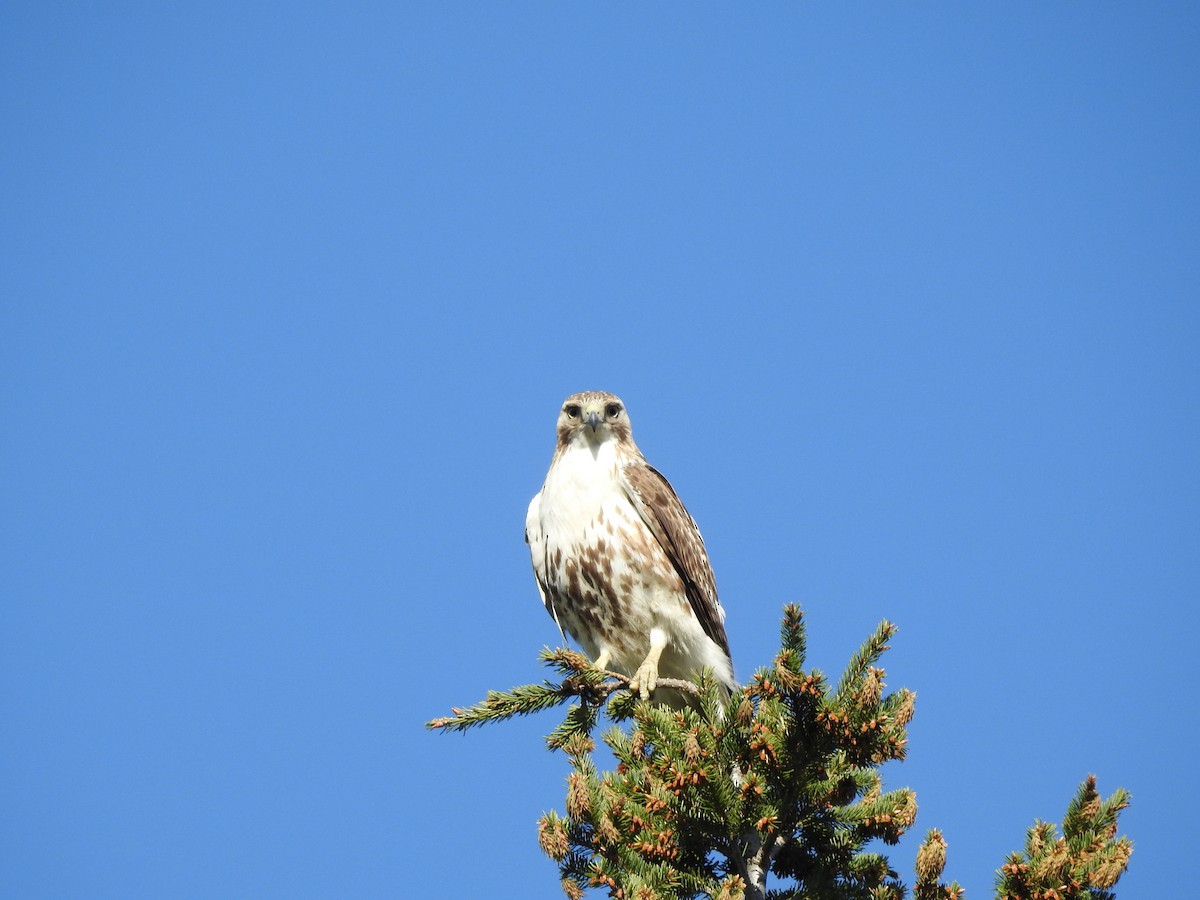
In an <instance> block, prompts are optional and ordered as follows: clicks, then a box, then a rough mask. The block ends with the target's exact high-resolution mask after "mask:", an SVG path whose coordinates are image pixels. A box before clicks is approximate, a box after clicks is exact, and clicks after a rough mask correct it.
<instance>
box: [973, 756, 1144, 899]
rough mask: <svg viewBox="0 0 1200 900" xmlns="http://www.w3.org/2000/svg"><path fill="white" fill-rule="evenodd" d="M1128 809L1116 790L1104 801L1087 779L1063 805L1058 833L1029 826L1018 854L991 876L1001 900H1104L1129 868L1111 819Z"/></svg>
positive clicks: (1124, 795)
mask: <svg viewBox="0 0 1200 900" xmlns="http://www.w3.org/2000/svg"><path fill="white" fill-rule="evenodd" d="M1128 805H1129V794H1128V792H1126V791H1125V790H1123V789H1121V788H1118V789H1117V790H1116V791H1114V792H1113V794H1112V796H1111V797H1109V798H1108V799H1107V800H1103V799H1101V797H1100V794H1099V792H1098V791H1097V790H1096V776H1095V775H1089V776H1088V777H1087V778H1086V779H1085V780H1084V782H1083V783H1082V784H1080V786H1079V790H1078V791H1077V792H1076V794H1075V796H1074V797H1073V798H1072V800H1071V802H1070V803H1069V804H1068V805H1067V811H1066V814H1065V815H1064V816H1063V834H1062V836H1061V837H1060V836H1059V835H1058V833H1057V829H1056V828H1055V827H1054V825H1053V824H1051V823H1049V822H1035V823H1034V825H1033V827H1032V828H1030V829H1029V832H1028V833H1027V835H1026V837H1025V849H1024V851H1023V852H1016V853H1011V854H1009V857H1008V861H1007V862H1006V863H1005V864H1004V865H1003V866H1001V867H1000V869H999V870H998V871H997V873H996V896H997V897H999V898H1001V900H1036V898H1041V897H1057V898H1059V900H1106V898H1111V897H1112V896H1113V895H1112V893H1111V892H1110V889H1111V888H1112V887H1113V886H1114V885H1116V883H1117V881H1118V879H1120V877H1121V876H1122V875H1123V874H1124V872H1125V869H1126V868H1127V867H1128V865H1129V857H1130V855H1131V854H1132V853H1133V842H1132V841H1130V840H1129V839H1128V838H1126V837H1120V838H1118V837H1116V832H1117V816H1118V814H1119V813H1120V811H1121V810H1123V809H1125V807H1127V806H1128Z"/></svg>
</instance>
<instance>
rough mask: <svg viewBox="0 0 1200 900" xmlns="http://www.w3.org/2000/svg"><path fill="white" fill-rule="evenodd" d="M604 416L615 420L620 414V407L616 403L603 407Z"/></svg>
mask: <svg viewBox="0 0 1200 900" xmlns="http://www.w3.org/2000/svg"><path fill="white" fill-rule="evenodd" d="M604 414H605V415H606V416H608V417H609V418H610V419H615V418H616V417H617V416H619V415H620V414H621V407H620V406H618V405H617V404H616V403H610V404H608V406H606V407H604Z"/></svg>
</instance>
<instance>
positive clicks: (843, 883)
mask: <svg viewBox="0 0 1200 900" xmlns="http://www.w3.org/2000/svg"><path fill="white" fill-rule="evenodd" d="M894 633H895V627H894V626H893V625H891V624H890V623H889V622H886V621H885V622H882V623H881V624H880V625H879V626H878V628H876V630H875V631H874V633H873V634H872V635H871V636H870V637H869V638H868V639H867V640H866V642H864V644H863V645H862V647H861V648H860V649H859V650H858V652H857V653H856V654H855V655H854V657H853V658H852V659H851V660H850V663H849V665H848V666H847V668H846V670H845V672H844V674H843V675H842V677H841V679H840V680H839V682H838V684H837V688H836V690H835V691H833V692H832V693H831V692H830V690H829V686H828V684H827V682H826V680H825V678H824V676H823V675H822V674H821V673H820V672H819V671H817V670H815V669H813V670H806V669H804V653H805V628H804V619H803V615H802V613H801V611H800V610H799V608H798V607H796V606H794V605H789V606H788V607H786V608H785V610H784V616H783V622H782V624H781V627H780V645H781V646H780V649H779V652H778V654H777V655H776V657H775V659H774V664H773V665H772V666H770V667H768V668H764V669H761V670H759V671H758V672H756V673H755V675H754V677H753V678H752V679H751V681H750V683H749V684H747V685H746V686H745V687H743V688H742V689H740V690H736V691H734V692H732V694H731V695H729V696H727V695H726V691H725V689H724V688H723V687H722V686H720V685H719V684H718V683H717V682H716V680H715V679H714V678H713V677H712V673H711V672H702V673H700V675H699V677H698V679H697V682H696V683H695V684H693V683H692V682H690V681H681V680H677V679H660V680H659V682H658V686H659V687H661V688H670V689H674V690H676V691H680V692H682V693H683V694H684V695H685V696H686V698H687V700H688V702H687V703H686V704H684V705H683V706H682V708H679V709H674V708H671V707H669V706H665V705H663V704H661V703H657V702H654V701H653V698H652V700H651V701H650V702H645V701H642V700H641V699H640V697H639V696H638V694H637V693H635V692H631V691H629V690H628V686H629V679H628V678H627V677H626V676H624V675H622V674H620V673H617V672H607V671H601V670H599V669H597V668H595V667H594V666H593V665H592V664H591V663H590V662H589V661H588V659H587V658H586V657H585V656H584V655H583V654H580V653H577V652H575V651H571V650H565V649H559V650H550V649H545V650H543V651H542V654H541V659H542V661H543V662H544V663H545V664H546V665H547V666H549V667H550V668H552V669H554V670H555V672H556V673H557V674H558V676H559V681H558V682H557V683H551V682H550V681H546V682H543V683H542V684H539V685H526V686H523V687H517V688H513V689H512V690H510V691H505V692H497V691H490V692H488V695H487V697H486V698H485V699H484V700H483V701H482V702H481V703H478V704H476V705H475V706H472V707H468V708H466V709H455V710H454V715H452V716H450V717H446V718H443V719H435V720H434V721H433V722H430V723H428V725H429V727H431V728H437V729H442V730H449V731H455V730H457V731H461V730H466V729H468V728H470V727H473V726H475V725H479V724H483V723H485V722H490V721H497V720H500V719H505V718H511V717H512V716H516V715H526V714H529V713H533V712H538V711H540V710H543V709H548V708H550V707H553V706H558V705H568V706H569V708H568V709H567V711H566V715H565V717H564V719H563V721H562V722H561V723H560V724H559V725H558V726H557V727H556V728H555V729H554V730H553V731H552V732H551V734H550V735H549V736H548V737H547V744H548V746H549V747H550V748H551V749H561V750H563V751H565V753H566V756H567V759H568V760H569V762H570V766H571V771H570V773H569V775H568V777H567V792H566V811H565V814H560V813H557V812H549V813H546V814H545V815H544V816H542V818H541V819H540V820H539V822H538V826H537V840H538V843H539V845H540V846H541V848H542V850H543V851H544V852H545V853H546V855H547V856H549V857H550V858H551V859H553V860H554V861H555V863H556V865H557V867H558V870H559V878H560V881H559V883H560V885H561V888H562V890H563V893H564V894H565V896H567V897H568V898H570V900H582V898H583V897H584V895H585V894H587V893H588V892H589V891H595V890H599V891H601V892H606V893H607V894H608V895H609V896H613V897H624V898H627V900H629V898H651V897H657V898H666V897H679V898H685V900H699V898H708V900H712V898H717V900H735V898H737V900H766V898H768V897H770V898H785V897H786V898H792V900H801V898H803V900H815V898H820V900H860V898H871V900H903V898H904V897H905V895H906V888H905V885H904V884H903V883H902V882H901V881H900V879H899V876H897V874H896V872H895V871H894V870H893V869H892V866H891V863H890V862H889V860H888V858H887V856H885V855H884V854H882V853H878V852H873V851H870V850H868V849H867V848H868V846H869V842H870V841H872V840H882V841H883V842H885V843H889V844H891V843H895V842H896V841H897V840H898V839H899V838H900V836H901V835H902V834H903V833H904V832H905V831H906V830H907V829H908V828H910V827H911V826H912V824H913V821H914V819H915V815H916V795H915V794H914V793H913V792H912V791H911V790H909V789H907V788H901V789H899V790H890V791H889V790H885V787H884V783H883V779H882V777H881V775H880V767H881V766H882V764H883V763H885V762H887V761H889V760H894V759H902V758H903V757H904V755H905V751H906V747H907V727H908V724H909V722H910V720H911V719H912V716H913V711H914V700H915V695H914V694H913V693H912V692H911V691H908V690H905V689H899V690H896V691H892V692H887V691H886V690H885V684H884V671H883V670H882V669H881V668H878V667H877V666H876V664H877V662H878V661H879V659H880V657H881V656H882V654H883V653H884V651H886V650H887V642H888V640H889V639H890V638H891V636H892V635H893V634H894ZM602 712H603V713H604V714H605V716H606V717H607V718H608V719H610V720H612V722H613V723H614V724H613V725H612V727H611V728H609V729H608V730H607V731H606V732H605V734H604V735H603V740H604V742H605V743H606V744H607V745H608V746H609V748H610V749H611V751H612V754H613V756H614V757H615V759H616V766H615V768H614V769H612V770H611V771H600V770H598V768H597V765H596V761H595V758H594V751H595V748H596V741H595V739H594V737H593V735H594V733H595V729H596V727H597V724H598V721H599V718H600V714H601V713H602ZM1128 805H1129V795H1128V794H1127V793H1126V792H1125V791H1123V790H1120V789H1118V790H1117V791H1115V792H1114V793H1113V794H1112V795H1111V796H1110V797H1109V798H1107V799H1104V798H1101V797H1100V795H1099V793H1098V792H1097V790H1096V782H1095V778H1093V777H1089V778H1088V779H1087V780H1086V781H1085V782H1084V783H1083V784H1082V785H1080V788H1079V791H1078V792H1077V793H1076V795H1075V797H1074V798H1073V799H1072V801H1071V803H1070V804H1069V805H1068V807H1067V810H1066V813H1065V815H1064V817H1063V824H1062V834H1061V836H1060V835H1059V833H1058V830H1057V829H1056V827H1055V826H1054V825H1052V824H1050V823H1046V822H1036V823H1035V824H1034V826H1033V827H1032V828H1030V829H1029V831H1028V833H1027V835H1026V840H1025V846H1024V848H1023V850H1022V851H1020V852H1017V853H1013V854H1011V855H1010V857H1009V858H1008V860H1007V862H1006V864H1005V866H1004V867H1003V868H1002V869H1001V870H999V872H998V873H997V893H998V895H999V896H1000V897H1001V898H1002V900H1047V898H1052V900H1112V897H1113V895H1112V893H1111V889H1112V887H1113V886H1114V885H1115V884H1116V882H1117V880H1118V879H1119V878H1120V876H1121V874H1122V873H1123V872H1124V871H1125V869H1126V867H1127V866H1128V862H1129V858H1130V854H1131V853H1132V850H1133V845H1132V843H1131V842H1130V841H1129V840H1128V838H1125V837H1117V818H1118V816H1119V814H1120V812H1121V810H1123V809H1124V808H1126V807H1127V806H1128ZM945 861H946V841H945V839H944V838H943V837H942V835H941V833H940V832H938V831H936V830H931V831H929V832H928V833H927V834H926V837H925V840H924V842H923V843H922V844H921V847H920V849H919V850H918V852H917V858H916V880H915V882H914V883H913V887H912V898H913V900H955V898H958V897H959V896H960V895H961V893H962V890H961V888H959V886H958V885H957V884H956V883H953V882H951V883H950V884H949V885H947V884H945V883H943V882H942V881H941V878H942V870H943V868H944V867H945ZM768 877H773V878H774V879H775V883H774V884H773V885H772V888H773V889H772V890H771V891H768V890H767V880H768Z"/></svg>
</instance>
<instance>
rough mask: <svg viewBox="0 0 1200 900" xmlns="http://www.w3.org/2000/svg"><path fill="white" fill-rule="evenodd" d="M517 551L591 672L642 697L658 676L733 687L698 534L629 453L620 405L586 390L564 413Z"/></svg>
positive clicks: (638, 455)
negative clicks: (604, 673) (700, 677)
mask: <svg viewBox="0 0 1200 900" xmlns="http://www.w3.org/2000/svg"><path fill="white" fill-rule="evenodd" d="M525 540H526V542H527V543H528V544H529V552H530V555H531V556H532V557H533V573H534V575H535V576H536V578H537V584H538V590H539V591H540V592H541V595H542V602H544V603H545V604H546V609H547V610H548V611H549V613H550V615H551V616H553V617H554V621H555V622H556V623H558V625H559V628H561V629H565V630H566V631H567V633H569V634H570V635H571V637H572V638H574V639H575V640H576V641H577V642H578V643H579V644H580V645H581V646H582V647H583V649H584V650H585V651H586V652H587V654H588V655H589V656H590V657H591V658H592V659H593V660H594V661H595V665H596V666H597V667H598V668H601V669H611V670H613V671H616V672H621V673H622V674H625V675H629V676H631V682H630V687H631V688H632V689H634V690H637V691H639V692H640V694H641V696H642V697H643V698H645V697H648V696H649V694H650V693H651V692H652V691H653V690H654V688H655V686H656V683H657V680H658V678H659V677H660V676H661V677H663V678H683V679H688V680H691V681H695V679H696V673H697V672H698V671H699V670H700V669H702V668H705V667H708V668H710V669H712V671H713V672H714V673H715V675H716V677H717V680H718V681H719V682H720V683H721V684H723V685H724V686H725V687H726V688H727V689H729V690H730V691H732V690H733V689H734V688H735V687H736V683H735V682H734V680H733V661H732V660H731V659H730V656H729V641H728V639H727V638H726V637H725V625H724V622H725V611H724V610H723V609H722V608H721V604H720V603H719V602H718V601H717V586H716V581H715V580H714V578H713V572H712V566H711V565H710V564H709V562H708V554H707V553H706V552H705V550H704V541H703V539H702V538H701V537H700V529H698V528H697V527H696V523H695V521H694V520H693V519H692V517H691V516H690V515H689V514H688V511H687V510H686V509H684V507H683V504H682V503H681V502H680V501H679V498H678V497H677V496H676V495H675V491H674V490H673V489H672V488H671V485H670V483H669V482H668V481H667V479H665V478H663V476H662V475H660V474H659V473H658V471H657V470H656V469H654V468H653V467H652V466H651V465H650V464H649V463H647V462H646V458H645V457H644V456H642V452H641V451H640V450H639V449H638V447H637V444H635V443H634V442H633V435H632V433H631V431H630V427H629V415H628V413H627V412H626V411H625V404H623V403H622V402H621V400H620V399H619V398H618V397H615V396H613V395H612V394H608V393H604V392H602V391H585V392H583V393H581V394H572V395H571V396H570V397H568V398H567V399H566V401H565V402H564V403H563V406H562V411H561V412H560V413H559V416H558V444H557V446H556V447H555V449H554V457H553V459H551V461H550V471H549V472H547V473H546V481H545V483H544V484H543V485H542V489H541V491H540V492H539V493H538V494H537V496H535V497H534V498H533V500H532V502H531V503H530V504H529V513H528V515H527V516H526V519H525ZM660 694H661V695H663V696H660V697H658V698H657V699H660V700H665V701H666V702H668V703H671V704H672V705H674V706H678V705H680V704H681V703H682V702H683V697H682V696H679V695H678V692H675V691H670V692H668V691H666V690H665V689H664V690H663V691H660Z"/></svg>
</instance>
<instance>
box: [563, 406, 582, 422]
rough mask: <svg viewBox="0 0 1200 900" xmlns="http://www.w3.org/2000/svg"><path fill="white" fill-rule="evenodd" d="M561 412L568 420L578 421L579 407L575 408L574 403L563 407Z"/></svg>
mask: <svg viewBox="0 0 1200 900" xmlns="http://www.w3.org/2000/svg"><path fill="white" fill-rule="evenodd" d="M563 412H565V413H566V414H567V418H568V419H578V418H579V407H578V406H576V405H575V404H574V403H572V404H570V405H569V406H564V407H563Z"/></svg>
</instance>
